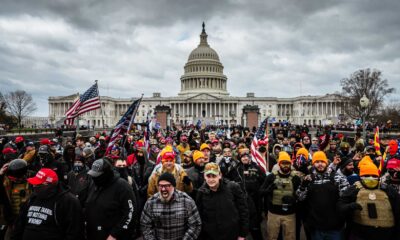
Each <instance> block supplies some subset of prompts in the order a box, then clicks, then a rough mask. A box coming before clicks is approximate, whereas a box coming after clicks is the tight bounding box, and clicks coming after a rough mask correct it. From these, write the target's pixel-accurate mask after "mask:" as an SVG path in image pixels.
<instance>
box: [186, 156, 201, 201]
mask: <svg viewBox="0 0 400 240" xmlns="http://www.w3.org/2000/svg"><path fill="white" fill-rule="evenodd" d="M185 171H186V173H187V175H188V177H189V179H190V180H191V181H192V184H193V191H192V192H191V193H190V196H191V197H192V198H193V199H196V195H197V191H198V190H199V188H200V187H201V186H203V183H204V168H201V167H199V166H198V165H196V164H195V165H194V166H193V167H191V168H189V169H186V170H185Z"/></svg>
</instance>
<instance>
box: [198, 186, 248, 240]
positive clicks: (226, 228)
mask: <svg viewBox="0 0 400 240" xmlns="http://www.w3.org/2000/svg"><path fill="white" fill-rule="evenodd" d="M196 205H197V208H198V210H199V213H200V217H201V220H202V230H201V234H200V239H207V240H213V239H218V240H236V239H237V238H238V237H239V236H241V237H246V236H247V234H248V232H249V210H248V206H247V201H246V198H245V195H244V193H243V191H242V190H241V188H240V186H239V185H238V184H237V183H234V182H230V181H227V180H221V181H220V185H219V188H218V190H217V191H216V192H214V191H211V190H210V189H209V187H208V185H207V184H206V183H204V184H203V186H202V187H201V188H200V189H199V191H198V193H197V199H196Z"/></svg>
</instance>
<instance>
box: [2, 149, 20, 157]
mask: <svg viewBox="0 0 400 240" xmlns="http://www.w3.org/2000/svg"><path fill="white" fill-rule="evenodd" d="M2 153H3V154H4V155H5V154H11V153H17V151H16V150H15V149H13V148H10V147H7V148H4V149H3V151H2Z"/></svg>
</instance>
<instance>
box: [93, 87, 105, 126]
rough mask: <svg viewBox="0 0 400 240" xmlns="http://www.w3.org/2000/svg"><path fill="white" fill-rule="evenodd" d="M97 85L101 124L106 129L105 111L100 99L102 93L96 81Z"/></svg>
mask: <svg viewBox="0 0 400 240" xmlns="http://www.w3.org/2000/svg"><path fill="white" fill-rule="evenodd" d="M95 82H96V85H97V95H99V101H100V113H101V123H102V126H103V129H104V111H103V104H102V103H101V97H100V91H99V84H98V80H95Z"/></svg>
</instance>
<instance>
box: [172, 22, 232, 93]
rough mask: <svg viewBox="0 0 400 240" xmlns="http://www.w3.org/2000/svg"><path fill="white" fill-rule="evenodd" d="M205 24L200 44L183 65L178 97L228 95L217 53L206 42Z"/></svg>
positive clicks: (225, 78) (225, 79)
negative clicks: (183, 71) (207, 94)
mask: <svg viewBox="0 0 400 240" xmlns="http://www.w3.org/2000/svg"><path fill="white" fill-rule="evenodd" d="M207 37H208V35H207V33H206V30H205V24H204V23H203V30H202V32H201V34H200V43H199V45H198V46H197V48H195V49H194V50H193V51H192V52H191V53H190V54H189V58H188V61H187V63H186V64H185V67H184V70H185V73H184V74H183V75H182V77H181V91H180V93H179V95H195V94H199V93H205V92H206V93H211V94H214V95H215V94H216V95H229V94H228V92H227V90H226V83H227V77H226V76H225V75H224V73H223V69H224V66H223V65H222V63H221V62H220V60H219V56H218V53H217V52H216V51H215V50H214V49H212V48H211V47H210V45H209V44H208V42H207Z"/></svg>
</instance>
